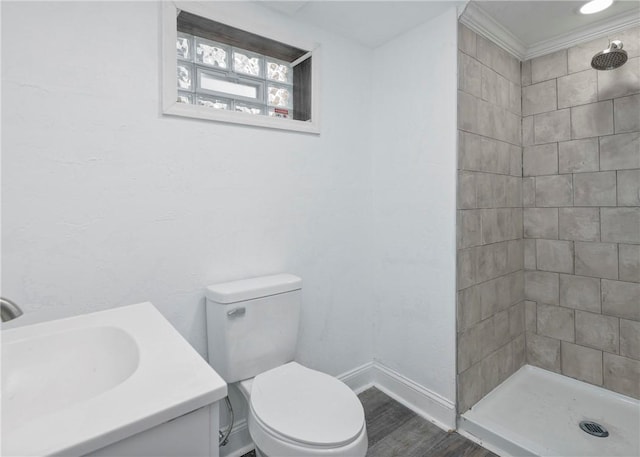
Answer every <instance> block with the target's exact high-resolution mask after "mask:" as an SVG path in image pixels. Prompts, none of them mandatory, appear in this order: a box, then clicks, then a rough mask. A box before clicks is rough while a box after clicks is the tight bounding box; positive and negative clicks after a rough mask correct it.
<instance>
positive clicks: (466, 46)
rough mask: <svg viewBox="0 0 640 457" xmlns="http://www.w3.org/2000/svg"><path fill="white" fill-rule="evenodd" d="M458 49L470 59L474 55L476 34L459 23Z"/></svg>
mask: <svg viewBox="0 0 640 457" xmlns="http://www.w3.org/2000/svg"><path fill="white" fill-rule="evenodd" d="M458 49H460V50H461V51H462V52H464V53H466V54H469V55H470V56H472V57H474V56H475V55H476V33H475V32H474V31H472V30H470V29H469V28H468V27H466V26H465V25H463V24H460V23H459V22H458Z"/></svg>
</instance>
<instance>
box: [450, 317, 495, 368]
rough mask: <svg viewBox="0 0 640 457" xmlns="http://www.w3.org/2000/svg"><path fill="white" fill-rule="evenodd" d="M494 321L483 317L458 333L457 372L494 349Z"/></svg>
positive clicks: (476, 361)
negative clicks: (482, 319)
mask: <svg viewBox="0 0 640 457" xmlns="http://www.w3.org/2000/svg"><path fill="white" fill-rule="evenodd" d="M494 329H495V325H494V321H493V319H492V318H489V319H485V320H484V321H482V322H479V323H478V324H477V325H474V326H473V327H471V328H470V329H469V330H466V331H464V332H462V333H459V334H458V372H459V373H462V372H463V371H465V370H466V369H467V368H469V367H470V366H471V365H474V364H476V363H478V362H479V361H480V360H482V359H483V358H484V357H485V356H487V355H488V354H489V353H490V352H492V351H493V349H494Z"/></svg>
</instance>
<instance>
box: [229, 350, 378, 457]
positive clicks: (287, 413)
mask: <svg viewBox="0 0 640 457" xmlns="http://www.w3.org/2000/svg"><path fill="white" fill-rule="evenodd" d="M238 387H239V389H240V391H241V392H242V394H243V395H244V396H245V398H246V399H247V403H248V405H249V408H248V409H249V413H248V423H249V434H250V435H251V438H252V439H253V441H254V443H255V445H256V449H257V452H258V453H259V454H260V455H262V456H266V457H307V456H308V457H322V456H332V457H342V456H345V457H347V456H364V455H365V454H366V452H367V430H366V426H365V420H364V411H363V409H362V404H361V403H360V401H359V400H358V397H357V396H356V395H355V394H354V393H353V392H352V391H351V389H349V387H347V386H346V385H345V384H344V383H342V382H340V381H339V380H337V379H335V378H333V377H331V376H329V375H327V374H325V373H321V372H319V371H315V370H312V369H309V368H306V367H304V366H302V365H300V364H298V363H296V362H290V363H287V364H285V365H282V366H280V367H277V368H274V369H271V370H269V371H266V372H264V373H262V374H260V375H258V376H256V377H255V378H252V379H248V380H245V381H241V382H240V383H239V385H238Z"/></svg>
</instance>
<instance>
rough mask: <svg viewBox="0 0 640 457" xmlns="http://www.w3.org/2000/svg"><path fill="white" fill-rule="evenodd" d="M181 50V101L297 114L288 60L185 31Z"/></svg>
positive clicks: (266, 113)
mask: <svg viewBox="0 0 640 457" xmlns="http://www.w3.org/2000/svg"><path fill="white" fill-rule="evenodd" d="M176 49H177V56H178V61H177V71H178V100H177V101H178V102H179V103H185V104H190V105H197V106H204V107H207V108H210V109H218V110H229V111H237V112H242V113H248V114H253V115H258V116H270V117H280V118H285V119H286V118H291V119H292V118H293V106H294V105H293V68H292V66H291V64H290V63H289V62H285V61H281V60H277V59H274V58H272V57H269V56H266V55H263V54H259V53H256V52H253V51H249V50H246V49H242V48H240V47H235V46H231V45H227V44H223V43H219V42H216V41H211V40H208V39H206V38H203V37H198V36H195V35H190V34H188V33H183V32H179V33H178V37H177V42H176Z"/></svg>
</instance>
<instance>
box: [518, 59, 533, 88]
mask: <svg viewBox="0 0 640 457" xmlns="http://www.w3.org/2000/svg"><path fill="white" fill-rule="evenodd" d="M520 72H521V75H520V76H521V78H520V81H521V82H520V84H521V85H522V87H524V86H529V85H531V60H527V61H525V62H521V63H520Z"/></svg>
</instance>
